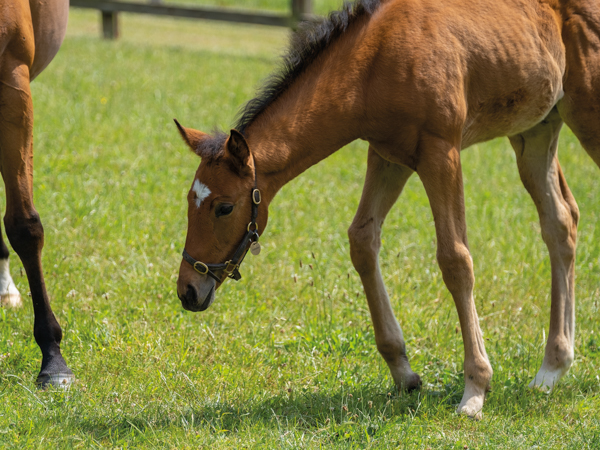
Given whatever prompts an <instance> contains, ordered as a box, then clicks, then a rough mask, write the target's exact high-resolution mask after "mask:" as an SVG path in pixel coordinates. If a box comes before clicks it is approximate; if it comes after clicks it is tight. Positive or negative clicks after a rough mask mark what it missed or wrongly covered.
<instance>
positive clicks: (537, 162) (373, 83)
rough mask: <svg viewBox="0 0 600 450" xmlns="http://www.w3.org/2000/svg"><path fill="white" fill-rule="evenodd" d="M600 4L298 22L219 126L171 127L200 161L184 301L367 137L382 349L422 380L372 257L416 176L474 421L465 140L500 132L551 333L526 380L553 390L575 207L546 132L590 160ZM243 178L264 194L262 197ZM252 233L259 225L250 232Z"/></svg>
mask: <svg viewBox="0 0 600 450" xmlns="http://www.w3.org/2000/svg"><path fill="white" fill-rule="evenodd" d="M599 5H600V3H599V2H598V1H597V0H387V1H386V0H359V1H357V2H356V3H355V4H354V5H353V6H346V7H345V9H344V10H343V11H341V12H338V13H334V14H332V15H331V16H330V17H329V18H328V19H327V20H325V21H323V22H322V23H320V24H318V25H316V26H315V27H312V28H308V29H305V30H304V31H301V32H300V33H299V34H297V35H296V36H295V37H294V39H293V41H292V46H291V49H290V52H289V54H288V56H287V57H286V59H285V61H284V66H283V68H282V69H281V70H280V71H279V72H277V73H276V74H275V75H274V76H273V77H272V78H271V79H269V80H268V81H267V83H266V85H265V87H264V88H263V90H262V91H261V92H260V93H259V94H258V96H257V97H256V98H255V99H253V100H250V102H248V104H247V105H246V106H245V107H244V108H243V110H242V112H241V116H240V118H239V120H238V122H237V123H236V125H235V129H234V130H232V131H231V132H230V133H229V135H227V134H219V133H218V134H216V135H212V136H210V135H207V134H204V133H202V132H199V131H196V130H193V129H189V128H183V127H181V126H180V127H179V129H180V132H181V134H182V136H183V138H184V140H185V141H186V142H187V143H188V145H189V146H190V147H191V149H192V150H193V151H194V152H195V153H196V154H198V155H199V156H200V157H201V158H202V160H201V163H200V166H199V168H198V170H197V172H196V175H195V177H194V181H193V183H192V188H191V189H190V191H189V194H188V233H187V238H186V243H185V250H186V251H185V252H184V260H183V261H182V262H181V267H180V270H179V279H178V283H177V291H178V295H179V297H180V299H181V301H182V304H183V307H184V308H186V309H189V310H192V311H198V310H204V309H206V308H207V307H208V306H209V305H210V304H211V303H212V301H213V299H214V295H215V290H216V289H217V288H218V287H219V286H220V284H221V283H222V282H223V280H224V279H225V277H226V276H228V275H229V276H231V277H234V278H238V275H239V272H238V267H239V262H240V258H239V257H238V256H239V254H240V248H241V249H242V250H244V249H247V248H248V246H249V245H256V243H255V241H256V239H258V235H259V234H262V232H263V230H264V228H265V226H266V224H267V217H268V205H269V203H270V202H271V201H272V199H273V197H274V196H275V194H276V193H277V192H278V190H279V189H280V188H281V187H282V186H283V185H285V184H286V183H287V182H289V181H290V180H291V179H293V178H294V177H296V176H297V175H299V174H301V173H302V172H303V171H304V170H306V169H307V168H309V167H310V166H312V165H313V164H316V163H318V162H319V161H321V160H322V159H324V158H326V157H327V156H329V155H331V154H332V153H333V152H335V151H337V150H338V149H339V148H341V147H342V146H344V145H346V144H347V143H349V142H351V141H353V140H355V139H363V140H365V141H367V142H369V152H368V167H367V174H366V180H365V185H364V189H363V194H362V198H361V201H360V204H359V206H358V211H357V213H356V217H355V218H354V221H353V223H352V225H351V226H350V229H349V232H348V234H349V237H350V248H351V258H352V262H353V264H354V267H355V268H356V270H357V271H358V273H359V274H360V277H361V280H362V283H363V285H364V289H365V292H366V296H367V301H368V304H369V309H370V312H371V317H372V321H373V326H374V329H375V340H376V343H377V348H378V350H379V352H380V353H381V355H382V356H383V358H384V359H385V361H386V362H387V364H388V366H389V368H390V371H391V373H392V376H393V378H394V380H395V382H396V385H397V386H398V387H399V388H404V389H412V388H417V387H418V386H419V385H420V379H419V376H418V375H417V374H416V373H414V372H413V371H412V369H411V366H410V363H409V361H408V357H407V353H406V348H405V344H404V339H403V336H402V331H401V329H400V326H399V324H398V322H397V321H396V319H395V317H394V314H393V310H392V307H391V304H390V300H389V297H388V294H387V292H386V289H385V286H384V283H383V279H382V276H381V272H380V268H379V264H378V252H379V248H380V244H381V242H380V233H381V227H382V224H383V221H384V219H385V217H386V215H387V213H388V211H389V210H390V208H391V207H392V205H393V204H394V203H395V201H396V199H397V198H398V196H399V195H400V193H401V192H402V189H403V187H404V185H405V183H406V181H407V180H408V178H409V177H410V176H411V175H412V174H413V173H415V172H416V173H417V175H418V176H419V178H420V179H421V181H422V183H423V186H424V187H425V190H426V192H427V196H428V198H429V201H430V204H431V209H432V211H433V217H434V220H435V227H436V236H437V246H438V249H437V259H438V262H439V266H440V269H441V271H442V275H443V279H444V282H445V283H446V286H447V287H448V289H449V291H450V293H451V294H452V297H453V299H454V302H455V304H456V308H457V311H458V316H459V320H460V325H461V330H462V336H463V340H464V348H465V360H464V378H465V392H464V395H463V398H462V400H461V402H460V404H459V405H458V412H459V413H464V414H466V415H469V416H472V417H480V416H481V410H482V407H483V403H484V398H485V393H486V390H487V389H488V386H489V383H490V380H491V377H492V368H491V366H490V363H489V360H488V357H487V354H486V351H485V346H484V341H483V339H482V334H481V330H480V327H479V322H478V317H477V312H476V309H475V303H474V301H473V286H474V281H475V280H474V276H473V261H472V259H471V255H470V252H469V246H468V243H467V227H466V223H465V207H464V199H463V181H462V173H461V162H460V151H461V150H462V149H464V148H466V147H469V146H470V145H472V144H474V143H477V142H482V141H486V140H489V139H492V138H494V137H498V136H509V137H510V142H511V144H512V146H513V148H514V150H515V153H516V157H517V165H518V169H519V173H520V175H521V179H522V181H523V184H524V185H525V187H526V189H527V190H528V192H529V193H530V194H531V197H532V199H533V201H534V202H535V204H536V207H537V209H538V213H539V217H540V223H541V229H542V237H543V239H544V241H545V242H546V245H547V247H548V251H549V253H550V260H551V266H552V306H551V319H550V332H549V334H548V341H547V344H546V352H545V355H544V360H543V363H542V366H541V368H540V370H539V372H538V373H537V375H536V376H535V378H534V379H533V381H532V382H531V384H530V386H532V387H540V388H543V389H551V388H552V387H553V386H554V385H555V384H556V382H557V381H558V380H559V378H560V377H561V376H562V375H564V374H565V373H566V372H567V370H568V369H569V367H570V365H571V363H572V361H573V356H574V349H573V345H574V333H575V300H574V263H575V245H576V241H577V221H578V218H579V212H578V208H577V204H576V203H575V200H574V198H573V196H572V195H571V192H570V191H569V188H568V186H567V183H566V180H565V178H564V176H563V173H562V171H561V168H560V165H559V162H558V158H557V142H558V134H559V131H560V128H561V126H562V123H563V121H564V122H566V123H567V124H568V125H569V126H570V127H571V129H572V130H573V132H574V133H575V134H576V135H577V137H578V138H579V140H580V141H581V144H582V145H583V146H584V148H585V149H586V150H587V152H588V153H589V154H590V156H591V157H592V159H593V160H594V161H595V162H596V163H597V164H600V6H599ZM255 189H258V190H259V192H260V193H261V194H262V201H261V202H260V203H258V204H257V202H256V201H255V198H254V196H255V194H254V191H255ZM249 221H250V224H249V225H248V222H249ZM251 231H256V233H257V234H256V235H250V237H248V236H249V235H248V233H250V232H251ZM232 255H233V256H232Z"/></svg>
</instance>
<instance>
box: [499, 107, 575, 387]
mask: <svg viewBox="0 0 600 450" xmlns="http://www.w3.org/2000/svg"><path fill="white" fill-rule="evenodd" d="M561 126H562V120H561V118H560V116H559V114H558V111H557V110H556V108H555V109H553V110H552V111H551V112H550V114H549V115H548V117H547V118H546V119H545V120H544V121H543V122H542V123H540V124H539V125H537V126H535V127H534V128H532V129H531V130H528V131H526V132H525V133H523V134H520V135H518V136H513V137H511V138H510V142H511V144H512V146H513V148H514V150H515V153H516V155H517V164H518V166H519V174H520V175H521V180H522V181H523V184H524V185H525V188H526V189H527V191H528V192H529V194H530V195H531V198H532V199H533V201H534V203H535V205H536V207H537V210H538V214H539V216H540V225H541V228H542V237H543V238H544V241H545V242H546V246H547V247H548V251H549V253H550V264H551V267H552V304H551V308H550V332H549V333H548V342H547V343H546V353H545V355H544V362H543V363H542V367H541V368H540V370H539V372H538V373H537V375H536V376H535V378H534V379H533V381H532V382H531V384H530V385H529V386H530V387H540V388H542V389H552V388H553V387H554V385H555V384H556V383H557V382H558V380H559V379H560V377H562V376H563V375H564V374H565V373H567V371H568V370H569V367H570V366H571V363H572V362H573V351H574V349H573V345H574V338H575V292H574V274H575V246H576V244H577V222H578V220H579V210H578V208H577V203H576V202H575V199H574V198H573V195H572V194H571V191H570V190H569V187H568V186H567V181H566V180H565V177H564V175H563V173H562V170H561V168H560V165H559V163H558V158H557V157H556V151H557V146H558V134H559V132H560V128H561Z"/></svg>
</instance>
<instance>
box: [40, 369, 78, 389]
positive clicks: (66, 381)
mask: <svg viewBox="0 0 600 450" xmlns="http://www.w3.org/2000/svg"><path fill="white" fill-rule="evenodd" d="M74 381H75V376H74V375H73V374H72V373H51V374H44V375H39V376H38V377H37V380H36V382H35V383H36V384H37V386H38V387H39V388H40V389H46V388H49V387H54V388H57V389H64V390H68V389H69V388H70V387H71V385H72V384H73V382H74Z"/></svg>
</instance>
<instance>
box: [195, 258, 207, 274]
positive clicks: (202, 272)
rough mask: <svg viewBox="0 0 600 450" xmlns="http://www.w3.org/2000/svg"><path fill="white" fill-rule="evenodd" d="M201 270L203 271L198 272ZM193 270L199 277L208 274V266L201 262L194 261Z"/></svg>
mask: <svg viewBox="0 0 600 450" xmlns="http://www.w3.org/2000/svg"><path fill="white" fill-rule="evenodd" d="M200 268H202V269H203V270H204V271H202V270H200ZM194 270H195V271H196V272H198V273H199V274H200V275H206V274H207V273H208V266H207V265H206V264H204V263H203V262H200V261H196V262H195V263H194Z"/></svg>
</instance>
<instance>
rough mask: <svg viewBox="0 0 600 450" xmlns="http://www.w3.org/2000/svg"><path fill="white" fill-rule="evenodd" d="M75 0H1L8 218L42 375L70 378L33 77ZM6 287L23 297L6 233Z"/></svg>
mask: <svg viewBox="0 0 600 450" xmlns="http://www.w3.org/2000/svg"><path fill="white" fill-rule="evenodd" d="M68 12H69V2H68V0H46V1H42V0H0V171H1V172H2V178H3V179H4V184H5V187H6V215H5V216H4V225H5V227H6V234H7V236H8V239H9V241H10V243H11V245H12V247H13V248H14V250H15V251H16V252H17V254H18V255H19V257H20V258H21V261H22V262H23V266H24V267H25V271H26V273H27V278H28V280H29V288H30V290H31V298H32V300H33V310H34V313H35V323H34V331H33V332H34V336H35V340H36V342H37V343H38V345H39V346H40V349H41V351H42V367H41V370H40V373H39V375H38V378H37V382H38V383H39V384H40V385H42V386H45V385H47V384H53V385H61V386H65V385H69V384H70V383H71V381H72V379H73V374H72V372H71V370H70V369H69V368H68V367H67V365H66V363H65V360H64V359H63V357H62V355H61V353H60V341H61V339H62V330H61V328H60V325H59V324H58V322H57V321H56V318H55V317H54V314H53V312H52V309H51V308H50V302H49V300H48V295H47V293H46V287H45V285H44V276H43V274H42V261H41V254H42V247H43V245H44V230H43V227H42V223H41V222H40V217H39V215H38V213H37V211H36V210H35V207H34V205H33V103H32V99H31V90H30V88H29V83H30V82H31V81H32V80H33V79H34V78H35V77H36V76H37V75H39V74H40V72H41V71H42V70H44V68H45V67H46V66H47V65H48V64H49V63H50V61H51V60H52V58H54V55H56V53H57V52H58V49H59V47H60V45H61V43H62V40H63V38H64V36H65V31H66V28H67V16H68ZM0 271H1V273H0V293H1V294H2V301H3V303H6V304H11V305H13V306H14V305H18V304H20V302H21V299H20V296H19V293H18V291H17V290H16V288H15V287H14V283H13V282H12V278H11V277H10V272H9V271H8V249H7V247H6V244H5V243H4V241H3V240H2V235H1V233H0Z"/></svg>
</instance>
